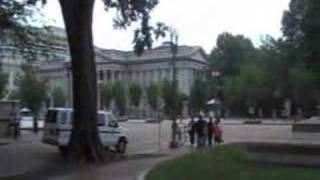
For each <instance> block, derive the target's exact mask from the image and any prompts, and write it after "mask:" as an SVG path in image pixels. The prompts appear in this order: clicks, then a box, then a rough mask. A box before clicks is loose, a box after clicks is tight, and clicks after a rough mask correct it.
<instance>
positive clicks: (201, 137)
mask: <svg viewBox="0 0 320 180" xmlns="http://www.w3.org/2000/svg"><path fill="white" fill-rule="evenodd" d="M204 125H205V122H204V120H203V118H202V116H201V115H199V119H198V121H197V123H196V129H197V130H196V131H197V147H198V148H201V147H203V146H204V145H205V132H204Z"/></svg>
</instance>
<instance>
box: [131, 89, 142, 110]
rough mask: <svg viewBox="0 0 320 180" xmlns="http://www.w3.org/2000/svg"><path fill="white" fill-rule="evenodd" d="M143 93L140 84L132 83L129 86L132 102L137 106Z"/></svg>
mask: <svg viewBox="0 0 320 180" xmlns="http://www.w3.org/2000/svg"><path fill="white" fill-rule="evenodd" d="M142 93H143V92H142V88H141V86H140V85H139V84H131V85H130V86H129V96H130V103H131V104H132V105H134V106H135V107H139V105H140V100H141V96H142Z"/></svg>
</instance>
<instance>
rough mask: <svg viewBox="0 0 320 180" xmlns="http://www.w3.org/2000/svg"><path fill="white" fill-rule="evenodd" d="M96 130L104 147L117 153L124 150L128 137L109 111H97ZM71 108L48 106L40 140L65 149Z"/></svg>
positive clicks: (70, 121) (69, 126)
mask: <svg viewBox="0 0 320 180" xmlns="http://www.w3.org/2000/svg"><path fill="white" fill-rule="evenodd" d="M97 113H98V122H97V123H98V124H97V125H98V130H99V136H100V139H101V142H102V144H103V146H104V147H105V148H110V147H114V148H115V149H116V151H117V152H118V153H121V154H124V153H125V151H126V147H127V143H128V137H127V135H126V130H125V129H124V128H122V127H120V126H119V124H118V120H117V119H116V118H115V116H114V115H113V114H112V113H111V112H106V111H98V112H97ZM72 117H73V110H72V109H70V108H50V109H49V110H48V112H47V114H46V118H45V124H44V133H43V138H42V142H43V143H46V144H50V145H53V146H57V147H58V148H59V150H60V151H61V152H62V153H65V152H66V150H67V148H66V147H67V145H68V144H69V141H70V136H71V130H72V119H73V118H72Z"/></svg>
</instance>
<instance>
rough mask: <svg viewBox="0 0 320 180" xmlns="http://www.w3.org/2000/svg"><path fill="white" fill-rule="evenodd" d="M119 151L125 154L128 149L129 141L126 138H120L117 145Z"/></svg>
mask: <svg viewBox="0 0 320 180" xmlns="http://www.w3.org/2000/svg"><path fill="white" fill-rule="evenodd" d="M116 149H117V152H118V153H120V154H124V153H125V152H126V149H127V142H126V140H125V139H120V140H119V142H118V144H117V146H116Z"/></svg>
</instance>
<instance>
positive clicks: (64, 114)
mask: <svg viewBox="0 0 320 180" xmlns="http://www.w3.org/2000/svg"><path fill="white" fill-rule="evenodd" d="M67 119H68V112H66V111H64V112H61V122H60V123H61V124H66V122H67Z"/></svg>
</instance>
